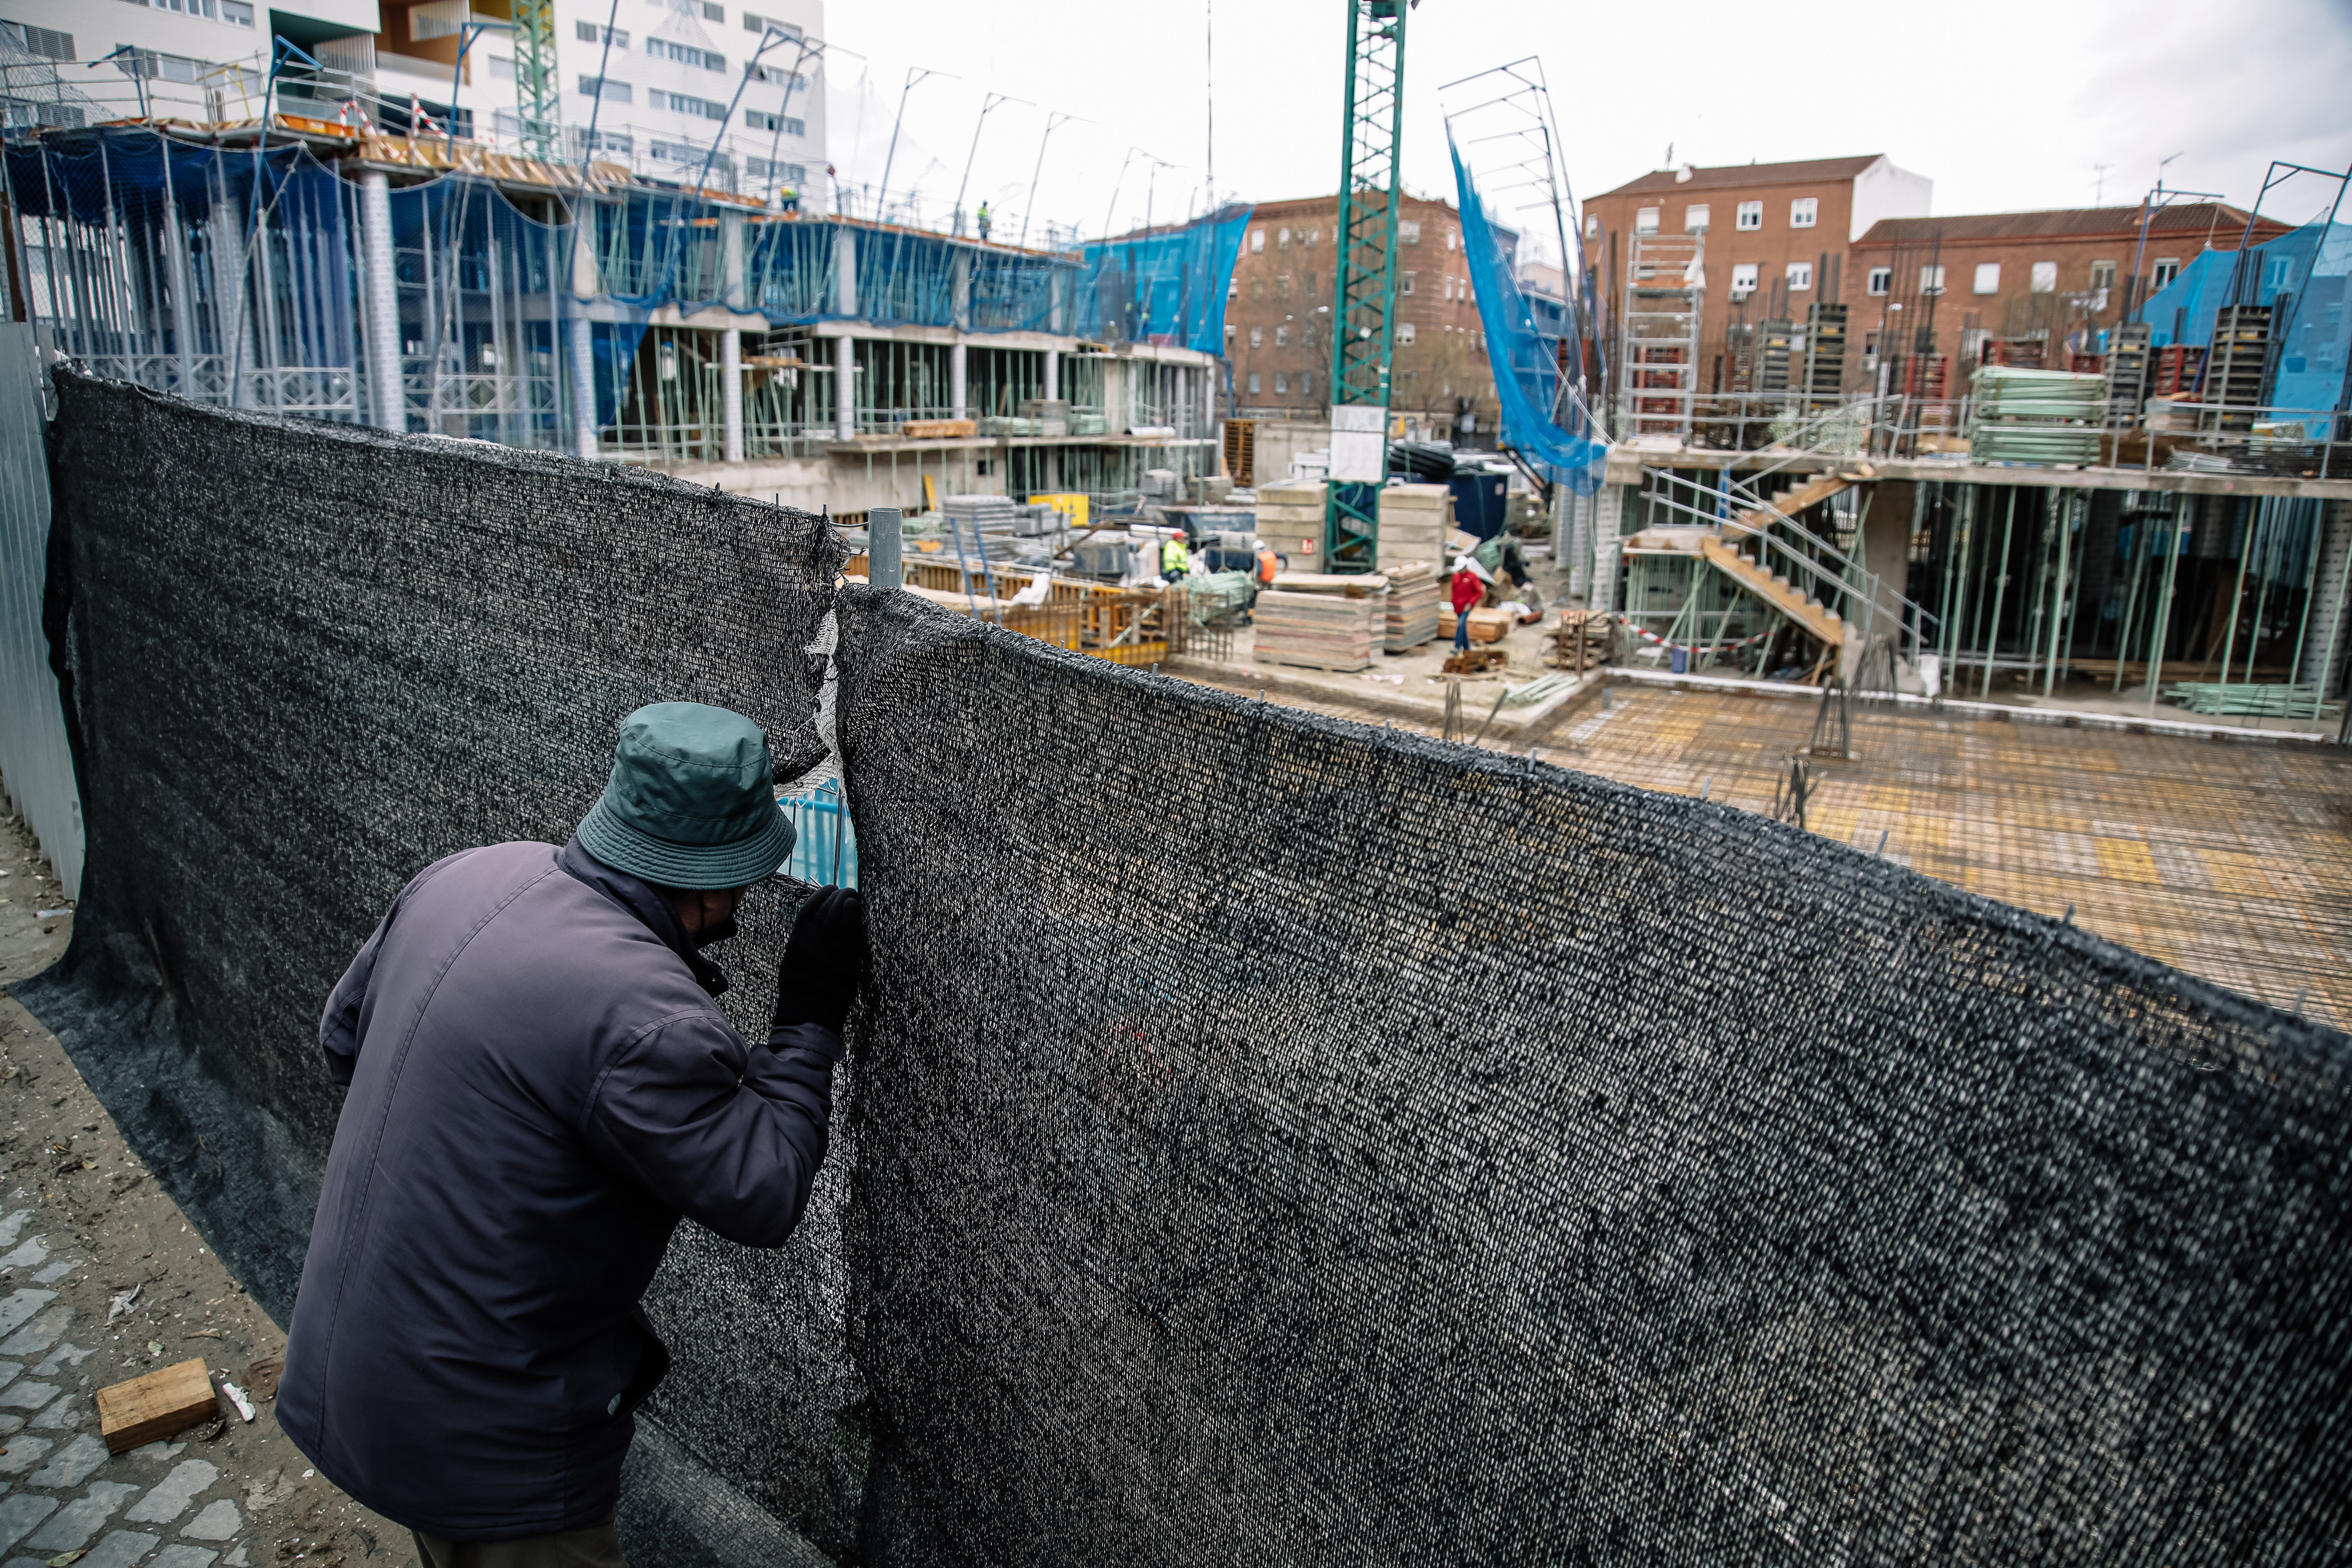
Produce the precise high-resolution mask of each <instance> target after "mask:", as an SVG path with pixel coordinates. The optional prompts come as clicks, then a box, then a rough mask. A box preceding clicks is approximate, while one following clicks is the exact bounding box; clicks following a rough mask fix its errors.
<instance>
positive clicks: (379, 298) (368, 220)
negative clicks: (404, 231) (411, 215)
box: [360, 169, 408, 430]
mask: <svg viewBox="0 0 2352 1568" xmlns="http://www.w3.org/2000/svg"><path fill="white" fill-rule="evenodd" d="M360 247H361V250H362V253H363V254H364V255H365V256H366V257H367V272H366V276H365V277H362V279H361V280H360V284H361V287H362V288H364V289H365V290H366V291H367V312H366V316H365V319H364V320H363V321H362V331H363V332H364V333H365V337H366V342H367V356H368V401H369V402H370V403H371V404H372V405H373V411H374V413H375V423H376V424H377V426H378V427H379V428H381V429H384V430H406V429H407V428H408V412H407V408H406V406H405V405H404V402H402V400H401V395H400V289H399V284H398V281H397V277H396V275H395V274H394V271H393V261H392V182H391V181H390V180H389V179H387V178H386V177H385V175H384V172H383V170H381V169H370V170H368V171H366V172H363V173H362V174H361V175H360Z"/></svg>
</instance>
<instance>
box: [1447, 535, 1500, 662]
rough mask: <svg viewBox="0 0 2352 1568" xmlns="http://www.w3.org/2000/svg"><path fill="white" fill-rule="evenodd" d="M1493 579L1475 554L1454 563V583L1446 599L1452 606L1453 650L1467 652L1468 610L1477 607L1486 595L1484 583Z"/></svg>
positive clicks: (1468, 634) (1468, 640)
mask: <svg viewBox="0 0 2352 1568" xmlns="http://www.w3.org/2000/svg"><path fill="white" fill-rule="evenodd" d="M1493 580H1494V579H1492V578H1491V577H1489V576H1488V575H1487V574H1486V568H1485V567H1483V566H1480V565H1479V564H1478V558H1477V557H1476V556H1475V555H1465V556H1464V557H1462V559H1459V560H1457V561H1455V562H1454V583H1453V589H1452V592H1451V593H1450V595H1449V596H1448V601H1449V602H1450V603H1452V604H1453V606H1454V652H1455V653H1467V652H1468V651H1469V648H1470V612H1472V611H1473V610H1475V609H1477V608H1478V606H1479V604H1480V603H1481V602H1483V601H1485V599H1486V585H1487V584H1488V583H1489V582H1491V581H1493Z"/></svg>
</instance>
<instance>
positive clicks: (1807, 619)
mask: <svg viewBox="0 0 2352 1568" xmlns="http://www.w3.org/2000/svg"><path fill="white" fill-rule="evenodd" d="M1750 515H1751V516H1752V515H1753V514H1750ZM1695 531H1696V532H1697V533H1698V553H1699V554H1700V555H1701V556H1702V557H1704V558H1705V559H1706V560H1707V562H1708V563H1709V564H1710V565H1712V566H1713V567H1714V568H1715V569H1716V570H1717V571H1720V572H1721V573H1723V574H1724V576H1726V577H1727V578H1729V579H1731V580H1732V581H1734V582H1736V583H1738V584H1739V586H1740V587H1742V588H1744V589H1746V590H1747V591H1748V592H1750V593H1752V594H1754V595H1755V596H1756V597H1757V598H1759V599H1760V600H1762V601H1764V602H1765V603H1767V604H1769V605H1770V606H1772V608H1774V609H1775V610H1778V611H1780V612H1781V613H1782V614H1784V615H1786V616H1787V617H1788V618H1789V619H1790V620H1791V621H1793V622H1796V623H1797V624H1798V625H1800V626H1801V627H1803V628H1804V629H1805V630H1806V631H1808V632H1811V633H1812V634H1813V636H1814V637H1816V638H1817V639H1819V640H1820V642H1821V643H1822V646H1823V647H1824V648H1828V649H1830V650H1832V651H1835V650H1837V649H1839V648H1842V647H1843V646H1844V645H1845V634H1846V626H1845V619H1844V617H1843V616H1841V615H1840V614H1839V613H1838V612H1836V611H1834V610H1832V609H1831V608H1829V606H1827V605H1825V604H1823V603H1822V601H1820V600H1818V599H1815V598H1814V597H1813V596H1812V595H1811V594H1810V593H1807V592H1806V591H1804V590H1803V589H1801V588H1800V587H1798V586H1797V585H1796V584H1795V583H1793V582H1790V580H1788V579H1787V578H1786V577H1783V576H1781V575H1780V573H1778V572H1776V571H1774V570H1771V569H1770V568H1769V567H1766V566H1763V565H1760V564H1759V563H1758V562H1756V561H1754V560H1751V559H1748V557H1747V556H1744V555H1742V554H1741V553H1740V552H1739V550H1738V547H1736V546H1735V545H1734V544H1733V543H1732V542H1731V541H1730V540H1729V539H1727V538H1724V537H1723V536H1722V535H1721V534H1719V533H1715V532H1711V531H1707V530H1704V529H1701V530H1695Z"/></svg>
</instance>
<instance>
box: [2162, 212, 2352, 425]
mask: <svg viewBox="0 0 2352 1568" xmlns="http://www.w3.org/2000/svg"><path fill="white" fill-rule="evenodd" d="M2323 230H2324V231H2325V233H2324V234H2323ZM2231 303H2237V304H2241V305H2269V306H2273V307H2281V309H2280V310H2279V313H2278V315H2277V318H2276V319H2274V320H2273V322H2272V331H2273V334H2274V335H2275V337H2276V339H2277V341H2278V347H2277V349H2276V350H2275V354H2276V364H2277V371H2276V378H2275V380H2274V381H2273V384H2272V387H2271V389H2270V392H2269V395H2268V396H2267V397H2266V398H2265V400H2264V401H2265V402H2267V403H2269V404H2270V405H2271V406H2272V407H2274V408H2280V409H2294V410H2307V411H2310V412H2312V413H2326V412H2327V411H2330V410H2335V409H2341V408H2343V407H2345V406H2346V392H2347V379H2346V373H2345V371H2346V365H2347V360H2352V224H2335V225H2321V224H2305V225H2304V226H2303V227H2301V228H2298V229H2295V230H2293V231H2292V232H2290V233H2287V234H2284V235H2280V236H2279V237H2278V238H2277V239H2274V240H2273V241H2272V242H2271V243H2270V244H2268V245H2264V246H2255V247H2253V248H2252V250H2250V251H2248V252H2246V253H2245V254H2244V255H2243V256H2241V255H2240V253H2239V252H2237V251H2234V250H2209V251H2206V252H2205V253H2204V254H2203V255H2201V256H2198V257H2197V258H2196V259H2195V260H2194V261H2192V262H2190V263H2189V265H2188V266H2187V267H2182V268H2181V269H2180V275H2179V277H2175V278H2174V279H2173V280H2172V281H2171V282H2170V283H2168V284H2167V285H2166V286H2165V287H2163V288H2161V289H2159V290H2158V291H2157V292H2156V293H2155V294H2154V295H2153V296H2151V297H2150V298H2149V299H2148V302H2147V306H2146V307H2145V308H2143V309H2142V310H2141V312H2140V319H2142V320H2144V321H2146V322H2147V323H2148V326H2149V328H2150V332H2149V337H2150V340H2152V341H2153V342H2155V343H2156V344H2157V345H2158V347H2163V346H2166V345H2168V344H2173V343H2187V344H2193V345H2198V346H2205V345H2210V343H2211V342H2212V341H2213V323H2214V320H2215V319H2216V318H2217V317H2218V316H2219V315H2220V313H2221V307H2223V306H2224V305H2228V304H2231ZM2324 423H2325V422H2324V421H2314V422H2312V424H2313V429H2312V434H2313V436H2314V437H2315V438H2316V437H2317V436H2319V435H2320V434H2322V428H2321V427H2322V426H2323V425H2324Z"/></svg>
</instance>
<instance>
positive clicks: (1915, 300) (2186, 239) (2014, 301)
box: [1846, 202, 2290, 384]
mask: <svg viewBox="0 0 2352 1568" xmlns="http://www.w3.org/2000/svg"><path fill="white" fill-rule="evenodd" d="M2289 226H2290V225H2285V224H2280V223H2274V222H2272V221H2270V220H2268V219H2264V220H2263V221H2262V222H2260V223H2257V224H2256V225H2254V235H2253V239H2254V243H2255V244H2256V245H2261V244H2263V243H2266V242H2267V241H2269V240H2272V239H2274V238H2276V237H2278V236H2279V235H2283V234H2285V233H2287V232H2288V230H2289ZM2245 233H2246V214H2245V213H2244V212H2243V211H2242V210H2240V209H2239V208H2236V207H2232V206H2229V205H2226V204H2221V203H2218V202H2208V203H2199V204H2194V205H2181V206H2171V207H2163V208H2158V209H2157V210H2156V211H2155V212H2154V213H2153V214H2151V217H2150V221H2149V223H2148V230H2147V244H2146V245H2145V246H2142V245H2141V243H2140V208H2139V207H2138V206H2137V205H2133V206H2128V207H2084V208H2074V209H2067V210H2062V211H2057V212H2043V213H1988V214H1979V215H1975V216H1967V217H1948V218H1930V217H1895V218H1885V219H1882V220H1880V221H1879V222H1878V223H1875V224H1874V225H1871V228H1870V231H1869V232H1868V233H1867V234H1865V235H1863V236H1862V238H1861V239H1860V240H1859V241H1857V242H1856V243H1855V245H1854V246H1853V261H1852V263H1851V267H1852V271H1851V272H1850V274H1849V276H1848V282H1847V288H1846V298H1847V299H1848V301H1849V302H1850V303H1852V304H1853V307H1854V309H1853V317H1852V319H1851V321H1850V323H1849V330H1850V331H1851V332H1853V334H1854V336H1855V340H1856V341H1857V342H1858V344H1859V346H1860V347H1861V348H1862V349H1863V350H1864V354H1863V360H1862V368H1863V369H1864V371H1869V370H1872V369H1874V368H1875V364H1876V361H1877V358H1878V355H1879V352H1880V350H1881V348H1882V346H1885V347H1887V348H1889V349H1890V350H1895V351H1906V352H1908V351H1933V352H1937V353H1941V354H1946V355H1954V356H1957V361H1956V362H1957V363H1958V365H1959V366H1960V367H1961V368H1962V369H1963V370H1965V369H1966V368H1968V367H1969V366H1970V365H1972V364H1974V363H1975V362H1976V361H1978V360H1979V358H1980V357H1981V356H1982V350H1983V345H1984V344H1985V343H1986V342H1987V341H1988V340H2000V341H2001V342H2003V343H2004V344H2006V345H2008V348H2007V349H2006V350H2005V357H2008V358H2009V359H2010V360H2011V362H2014V363H2026V364H2033V363H2039V364H2040V365H2041V367H2042V368H2043V369H2045V370H2064V369H2065V368H2066V364H2067V361H2066V350H2067V349H2068V348H2070V347H2072V348H2074V349H2076V350H2081V351H2083V352H2086V353H2092V352H2096V351H2097V350H2098V347H2099V334H2101V333H2102V332H2104V331H2105V330H2106V329H2109V328H2112V327H2114V326H2115V325H2116V323H2118V322H2119V321H2121V320H2122V319H2124V314H2125V312H2126V310H2127V309H2129V308H2130V303H2131V300H2132V298H2135V297H2137V298H2147V297H2148V296H2149V295H2151V294H2153V293H2154V292H2156V291H2157V290H2158V289H2160V288H2162V287H2164V286H2165V285H2166V284H2168V283H2169V282H2171V281H2172V279H2173V277H2174V275H2176V274H2177V273H2179V270H2180V269H2181V268H2182V267H2185V266H2187V265H2188V264H2189V262H2191V261H2193V260H2195V259H2196V257H2197V256H2198V255H2199V254H2200V252H2203V251H2206V250H2222V251H2234V250H2236V249H2237V248H2238V246H2239V242H2240V241H2241V240H2242V238H2243V237H2244V235H2245ZM2135 259H2137V263H2138V266H2139V279H2138V282H2137V286H2136V287H2135V286H2133V284H2132V267H2133V264H2134V261H2135ZM1897 304H1901V305H1903V306H1904V307H1905V309H1906V311H1907V312H1908V313H1909V319H1911V321H1912V322H1913V323H1914V330H1913V331H1912V332H1911V333H1909V334H1895V333H1892V332H1890V330H1889V329H1888V322H1889V321H1890V319H1903V318H1902V317H1900V316H1898V315H1897V313H1896V312H1895V310H1894V309H1893V307H1894V306H1895V305H1897ZM1923 321H1924V322H1927V323H1930V324H1931V325H1930V330H1931V331H1932V333H1933V337H1934V346H1933V349H1932V350H1921V349H1920V348H1919V347H1918V344H1917V332H1916V327H1917V325H1918V324H1919V323H1921V322H1923ZM1905 338H1907V339H1908V340H1907V341H1905V340H1903V339H1905ZM2070 340H2071V342H2070ZM1860 384H1866V383H1860Z"/></svg>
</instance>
